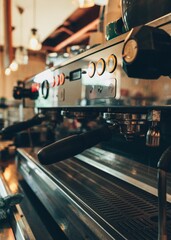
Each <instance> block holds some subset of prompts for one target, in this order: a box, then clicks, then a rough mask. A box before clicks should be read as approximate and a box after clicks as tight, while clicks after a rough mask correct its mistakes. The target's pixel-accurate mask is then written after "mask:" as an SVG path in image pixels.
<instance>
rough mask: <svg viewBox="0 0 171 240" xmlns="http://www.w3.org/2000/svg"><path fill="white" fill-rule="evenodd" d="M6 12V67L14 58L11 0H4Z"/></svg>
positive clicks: (4, 11) (4, 10)
mask: <svg viewBox="0 0 171 240" xmlns="http://www.w3.org/2000/svg"><path fill="white" fill-rule="evenodd" d="M3 13H4V68H7V67H9V65H10V63H11V62H12V59H13V49H12V26H11V0H3Z"/></svg>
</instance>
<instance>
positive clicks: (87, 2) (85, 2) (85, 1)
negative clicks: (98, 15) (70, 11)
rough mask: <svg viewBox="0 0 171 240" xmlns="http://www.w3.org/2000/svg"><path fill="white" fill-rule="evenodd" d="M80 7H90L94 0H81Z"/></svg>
mask: <svg viewBox="0 0 171 240" xmlns="http://www.w3.org/2000/svg"><path fill="white" fill-rule="evenodd" d="M79 6H80V8H88V7H93V6H94V0H79Z"/></svg>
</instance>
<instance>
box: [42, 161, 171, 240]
mask: <svg viewBox="0 0 171 240" xmlns="http://www.w3.org/2000/svg"><path fill="white" fill-rule="evenodd" d="M46 169H47V170H48V171H50V172H51V173H52V174H53V175H54V177H56V179H58V180H59V181H60V182H62V183H63V184H64V185H65V186H66V187H67V188H69V189H70V190H71V191H72V192H73V193H74V194H75V195H77V196H78V197H79V199H81V201H82V202H84V203H85V204H86V206H88V208H91V210H92V211H93V213H94V212H95V213H96V216H97V219H98V218H99V216H100V219H102V220H103V221H104V222H107V223H108V225H109V226H110V227H111V228H112V229H114V230H116V231H118V232H120V233H121V235H122V236H124V237H123V239H129V240H156V239H157V234H158V227H157V225H158V223H157V221H158V202H157V197H155V196H153V195H151V194H149V193H147V192H145V191H143V190H141V189H139V188H137V187H135V186H132V185H131V184H129V183H126V182H124V181H122V180H119V179H117V178H115V177H113V176H109V175H108V174H105V173H103V172H101V171H98V170H97V169H94V168H92V167H89V166H87V165H85V164H83V163H80V162H79V161H77V160H75V159H74V161H72V160H66V161H64V162H60V163H58V164H55V165H51V166H47V167H46ZM167 208H168V209H167V214H168V221H167V222H168V225H171V205H170V204H168V206H167ZM97 219H96V220H97ZM168 235H169V238H168V239H171V230H170V228H168ZM121 239H122V238H121Z"/></svg>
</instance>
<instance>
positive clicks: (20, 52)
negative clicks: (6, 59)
mask: <svg viewBox="0 0 171 240" xmlns="http://www.w3.org/2000/svg"><path fill="white" fill-rule="evenodd" d="M15 61H16V62H17V63H18V64H23V65H25V64H28V53H27V49H26V48H24V47H22V46H20V47H18V48H16V50H15Z"/></svg>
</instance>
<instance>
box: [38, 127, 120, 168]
mask: <svg viewBox="0 0 171 240" xmlns="http://www.w3.org/2000/svg"><path fill="white" fill-rule="evenodd" d="M115 130H118V125H112V126H111V125H110V126H108V125H105V126H103V127H100V128H98V129H94V130H92V131H88V132H86V133H81V134H74V135H72V136H69V137H66V138H63V139H62V140H59V141H56V142H54V143H52V144H50V145H48V146H45V147H44V148H42V149H41V150H40V151H39V152H38V159H39V161H40V163H41V164H44V165H49V164H53V163H56V162H59V161H62V160H65V159H67V158H70V157H73V156H75V155H77V154H79V153H81V152H83V151H84V150H86V149H88V148H90V147H93V146H95V145H96V144H98V143H99V142H101V141H106V140H109V139H110V138H112V134H113V131H115Z"/></svg>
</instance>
